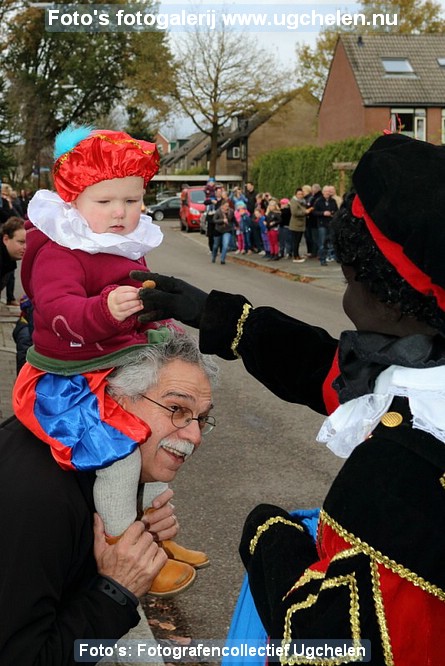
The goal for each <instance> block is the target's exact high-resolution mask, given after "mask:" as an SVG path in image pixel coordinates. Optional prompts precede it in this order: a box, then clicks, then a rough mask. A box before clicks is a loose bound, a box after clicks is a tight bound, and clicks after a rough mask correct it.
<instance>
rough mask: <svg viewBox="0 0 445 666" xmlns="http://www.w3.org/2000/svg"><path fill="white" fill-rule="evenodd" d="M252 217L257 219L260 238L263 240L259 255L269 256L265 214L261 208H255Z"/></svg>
mask: <svg viewBox="0 0 445 666" xmlns="http://www.w3.org/2000/svg"><path fill="white" fill-rule="evenodd" d="M253 217H254V219H255V220H257V221H258V227H259V230H260V234H261V240H262V242H263V248H264V249H263V250H262V251H261V252H260V255H261V256H263V257H270V245H269V237H268V235H267V224H266V215H265V212H264V210H262V208H258V207H257V208H255V210H254V212H253Z"/></svg>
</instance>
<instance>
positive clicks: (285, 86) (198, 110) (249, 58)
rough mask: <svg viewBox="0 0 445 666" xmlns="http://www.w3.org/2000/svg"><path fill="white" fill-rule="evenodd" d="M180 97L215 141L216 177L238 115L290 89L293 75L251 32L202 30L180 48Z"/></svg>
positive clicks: (213, 166) (262, 108)
mask: <svg viewBox="0 0 445 666" xmlns="http://www.w3.org/2000/svg"><path fill="white" fill-rule="evenodd" d="M176 62H177V78H176V94H175V96H176V99H177V101H178V103H179V105H180V108H181V109H182V111H183V112H184V113H185V114H186V115H187V116H188V117H189V118H191V120H192V121H193V123H194V124H195V126H196V127H197V128H198V129H199V130H200V131H201V132H203V134H206V135H207V136H209V137H210V145H211V148H210V167H209V174H210V175H211V176H214V175H215V171H216V160H217V151H218V135H219V134H220V132H221V129H222V128H223V127H224V126H225V125H227V124H228V123H229V122H230V120H231V119H232V118H234V117H235V116H244V117H246V118H247V117H249V116H251V115H252V114H253V113H255V112H257V111H266V109H267V107H268V106H269V107H270V108H271V107H272V105H273V104H275V103H276V101H277V98H278V96H279V93H281V92H282V93H284V92H285V91H286V90H289V88H290V87H291V85H290V75H289V74H287V73H286V72H285V71H284V68H283V67H282V66H280V64H279V63H278V62H277V60H276V59H275V58H274V56H272V55H270V54H269V53H266V52H265V51H264V50H263V49H261V48H260V47H259V46H258V44H257V42H256V41H255V40H254V39H252V38H250V37H247V36H246V35H245V34H240V33H236V32H232V31H229V30H228V29H227V28H221V30H218V31H214V30H211V29H210V28H205V27H200V28H199V29H196V30H195V31H194V32H193V33H191V34H189V35H188V36H187V37H186V38H185V39H184V40H183V41H182V42H181V44H180V45H179V46H178V53H177V58H176Z"/></svg>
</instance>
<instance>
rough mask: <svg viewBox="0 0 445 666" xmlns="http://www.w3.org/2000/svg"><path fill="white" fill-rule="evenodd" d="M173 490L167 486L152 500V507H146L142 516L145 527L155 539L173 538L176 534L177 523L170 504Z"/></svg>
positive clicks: (165, 539)
mask: <svg viewBox="0 0 445 666" xmlns="http://www.w3.org/2000/svg"><path fill="white" fill-rule="evenodd" d="M172 497H173V490H171V488H167V490H164V492H163V493H161V494H160V495H158V496H157V497H156V498H155V499H154V500H153V507H152V508H150V509H147V510H146V512H145V513H144V515H143V517H142V522H143V523H145V525H146V529H147V530H149V532H150V533H151V534H153V536H154V537H155V539H156V540H157V541H167V539H174V538H175V536H176V535H177V534H178V529H179V524H178V520H177V518H176V516H175V514H174V509H175V507H174V506H173V504H170V500H171V498H172Z"/></svg>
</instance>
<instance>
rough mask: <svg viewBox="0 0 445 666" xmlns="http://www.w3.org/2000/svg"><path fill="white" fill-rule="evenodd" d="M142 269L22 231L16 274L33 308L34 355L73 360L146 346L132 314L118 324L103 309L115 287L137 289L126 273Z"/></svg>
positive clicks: (141, 261)
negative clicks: (23, 248)
mask: <svg viewBox="0 0 445 666" xmlns="http://www.w3.org/2000/svg"><path fill="white" fill-rule="evenodd" d="M145 268H147V264H146V262H145V260H144V258H141V259H139V260H137V261H135V260H131V259H126V258H124V257H119V256H116V255H111V254H105V253H99V254H88V253H87V252H83V251H81V250H70V249H68V248H65V247H62V246H60V245H57V244H56V243H54V242H53V241H51V240H49V239H48V237H47V236H45V234H43V233H42V232H41V231H39V230H38V229H36V228H35V227H31V228H30V229H28V230H27V236H26V253H25V256H24V258H23V260H22V272H21V275H22V284H23V288H24V290H25V292H26V293H27V295H28V296H29V297H30V298H31V300H32V302H33V304H34V334H33V342H34V346H35V348H36V351H38V352H39V353H40V354H43V355H45V356H49V357H51V358H54V359H60V360H68V361H77V360H87V359H90V358H94V357H97V356H103V355H105V354H109V353H111V352H115V351H117V350H119V349H122V348H123V347H128V346H129V345H132V344H143V343H146V342H147V337H146V335H145V333H144V331H145V330H146V329H147V326H146V325H141V324H139V322H138V321H137V316H136V315H133V316H131V317H128V318H127V319H125V321H123V322H119V321H117V320H115V319H114V318H113V317H112V316H111V314H110V312H109V310H108V307H107V296H108V294H109V292H110V291H111V290H112V289H114V288H115V287H117V286H118V285H133V286H135V287H139V286H141V285H140V283H139V282H135V281H134V280H132V279H131V278H130V277H129V273H130V271H132V270H135V269H136V270H143V269H145ZM147 270H148V269H147Z"/></svg>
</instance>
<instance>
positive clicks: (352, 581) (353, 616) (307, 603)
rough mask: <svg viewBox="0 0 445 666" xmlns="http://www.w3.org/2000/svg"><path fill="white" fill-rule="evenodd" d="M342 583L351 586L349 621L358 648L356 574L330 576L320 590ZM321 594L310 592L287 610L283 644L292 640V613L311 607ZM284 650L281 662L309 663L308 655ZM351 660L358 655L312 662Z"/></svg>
mask: <svg viewBox="0 0 445 666" xmlns="http://www.w3.org/2000/svg"><path fill="white" fill-rule="evenodd" d="M342 585H347V586H348V587H349V596H350V602H351V603H350V607H349V623H350V626H351V633H352V640H353V643H354V647H355V648H356V649H357V648H358V647H360V646H361V641H360V604H359V595H358V588H357V580H356V578H355V575H354V574H347V575H345V576H338V577H337V578H328V579H326V580H325V581H324V582H323V583H322V584H321V586H320V591H319V594H320V592H322V591H324V590H328V589H333V588H336V587H340V586H342ZM319 594H309V595H308V597H307V599H305V600H304V601H301V602H299V603H297V604H293V605H292V606H290V607H289V608H288V610H287V612H286V617H285V621H284V633H283V636H284V638H283V641H282V643H281V644H282V646H283V648H285V645H286V644H290V643H291V642H292V627H291V621H292V615H293V614H294V613H296V612H298V611H300V610H305V609H307V608H310V607H311V606H313V605H314V604H315V603H317V601H318V596H319ZM287 657H288V655H286V653H285V652H284V655H283V656H281V657H280V662H281V664H289V666H294V664H307V663H308V659H307V657H305V656H303V657H299V656H298V655H294V656H290V658H289V659H288V658H287ZM349 661H356V656H355V655H354V656H353V655H351V657H350V658H349V657H347V656H346V657H341V658H340V659H335V658H334V659H311V660H310V663H311V664H314V666H340V665H341V664H346V663H347V662H349Z"/></svg>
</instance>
